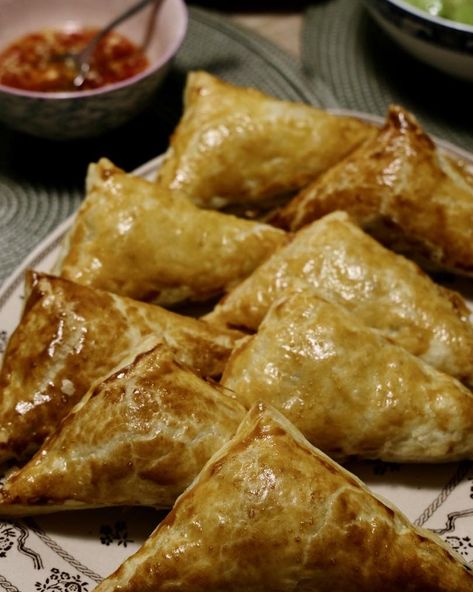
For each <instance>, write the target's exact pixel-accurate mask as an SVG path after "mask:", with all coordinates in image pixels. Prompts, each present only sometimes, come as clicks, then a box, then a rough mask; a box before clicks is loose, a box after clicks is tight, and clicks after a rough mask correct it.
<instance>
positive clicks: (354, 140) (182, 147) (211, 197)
mask: <svg viewBox="0 0 473 592" xmlns="http://www.w3.org/2000/svg"><path fill="white" fill-rule="evenodd" d="M184 103H185V105H184V114H183V116H182V119H181V121H180V123H179V124H178V126H177V128H176V130H175V131H174V134H173V135H172V137H171V145H170V148H169V150H168V152H167V154H166V158H165V161H164V163H163V166H162V168H161V169H160V171H159V173H158V182H159V183H160V184H162V185H163V186H165V187H168V188H170V189H173V190H178V191H181V192H183V193H185V194H186V195H187V196H188V197H189V198H191V199H192V200H193V201H194V202H195V203H197V204H198V205H201V206H208V207H220V206H223V205H226V204H229V203H258V202H261V201H262V200H265V199H267V198H272V197H275V196H278V195H281V194H286V193H288V192H290V191H294V190H297V189H300V188H301V187H303V186H304V185H307V183H308V182H309V181H311V180H312V179H313V178H314V177H316V176H317V175H318V174H320V173H321V172H323V171H325V170H327V169H328V168H329V167H330V166H332V165H334V164H335V163H336V162H338V161H339V160H341V159H342V158H343V157H344V156H345V155H346V154H348V153H349V152H350V151H351V150H353V149H354V148H355V147H356V146H358V145H359V144H360V142H362V141H363V140H364V139H365V138H366V137H368V136H369V135H370V134H372V133H373V132H372V127H371V126H370V125H368V124H366V123H364V122H362V121H360V120H358V119H354V118H351V117H339V116H335V115H332V114H330V113H328V112H326V111H323V110H321V109H316V108H314V107H310V106H308V105H304V104H302V103H292V102H288V101H281V100H279V99H275V98H273V97H269V96H267V95H265V94H263V93H261V92H259V91H257V90H255V89H252V88H241V87H237V86H233V85H231V84H229V83H227V82H224V81H222V80H219V79H218V78H215V77H213V76H211V75H210V74H207V73H206V72H193V73H191V74H190V75H189V77H188V81H187V86H186V90H185V95H184Z"/></svg>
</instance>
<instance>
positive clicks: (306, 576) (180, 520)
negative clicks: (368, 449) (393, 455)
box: [95, 406, 473, 592]
mask: <svg viewBox="0 0 473 592" xmlns="http://www.w3.org/2000/svg"><path fill="white" fill-rule="evenodd" d="M472 589H473V577H472V574H471V568H470V567H469V566H467V565H466V564H464V563H463V562H462V561H461V560H460V559H459V558H458V557H456V556H454V555H453V554H452V552H451V551H449V550H448V549H447V547H446V546H445V545H444V544H443V543H442V542H441V541H440V539H438V538H437V537H434V536H433V535H432V534H430V533H429V532H427V531H425V530H422V529H419V528H416V527H415V526H413V525H412V524H411V523H410V522H409V521H408V520H407V518H406V517H405V516H403V515H402V514H401V513H400V512H399V511H398V510H397V509H396V508H394V507H392V506H389V505H387V502H384V503H383V502H382V501H381V500H379V499H378V498H377V497H375V496H374V495H373V494H372V493H370V492H369V491H368V489H367V488H366V487H365V486H364V485H363V483H361V481H360V480H359V479H357V478H356V477H355V476H354V475H352V474H350V473H349V472H348V471H345V470H344V469H343V468H342V467H340V466H339V465H337V464H336V463H334V462H333V461H332V460H330V459H329V458H328V457H327V456H325V455H324V454H322V453H321V452H320V451H319V450H317V449H316V448H314V447H313V446H311V445H310V444H309V443H308V442H307V440H305V439H304V438H303V437H302V435H301V434H300V432H298V430H296V429H295V428H294V426H292V425H291V424H290V423H289V422H288V421H287V420H286V419H285V418H284V417H283V416H281V415H280V414H279V413H277V412H276V411H275V410H272V409H267V410H265V409H264V407H261V406H255V407H254V408H253V409H252V410H251V411H250V413H249V414H248V415H247V416H246V418H245V419H244V421H243V423H242V424H241V426H240V428H239V430H238V432H237V434H236V436H235V437H234V438H233V439H232V440H231V441H230V442H229V443H228V444H227V445H226V446H224V447H223V448H222V449H221V450H220V451H219V452H218V453H217V454H216V455H215V456H213V457H212V459H211V460H210V461H209V462H208V463H207V465H206V466H205V467H204V469H203V471H202V472H201V473H200V475H199V477H198V478H197V479H196V481H195V482H194V483H193V484H192V485H191V487H189V489H187V490H186V491H185V492H184V494H183V495H182V496H181V497H180V498H179V499H178V500H177V502H176V504H175V506H174V508H173V510H172V512H171V513H170V514H169V515H168V516H167V517H166V518H165V519H164V521H163V522H162V523H161V524H160V525H159V526H158V528H157V529H156V530H155V531H154V532H153V533H152V534H151V536H150V537H149V539H148V540H147V541H146V543H145V544H144V545H143V547H142V548H141V549H140V550H139V551H138V552H137V553H136V554H135V555H133V556H132V557H131V558H129V559H128V560H127V561H126V562H125V563H124V564H123V565H122V566H121V567H120V568H119V569H118V570H117V571H116V572H115V573H114V574H112V575H111V576H110V577H109V578H107V579H106V580H105V581H104V582H102V584H99V586H98V587H97V588H96V589H95V592H119V591H120V592H161V591H162V592H164V591H166V592H171V591H172V592H177V591H179V592H222V590H226V591H231V592H276V591H277V592H286V591H287V592H294V591H300V592H302V591H307V592H309V591H310V592H342V591H343V592H373V591H375V590H379V591H381V590H382V591H383V592H399V591H400V590H409V591H410V592H447V591H449V592H453V590H455V592H467V591H468V592H471V590H472Z"/></svg>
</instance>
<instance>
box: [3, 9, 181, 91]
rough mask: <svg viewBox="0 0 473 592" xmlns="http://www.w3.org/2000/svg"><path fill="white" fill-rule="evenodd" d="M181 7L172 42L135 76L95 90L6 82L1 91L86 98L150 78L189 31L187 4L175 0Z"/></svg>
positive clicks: (169, 58) (174, 51)
mask: <svg viewBox="0 0 473 592" xmlns="http://www.w3.org/2000/svg"><path fill="white" fill-rule="evenodd" d="M173 1H174V2H175V3H176V4H177V6H178V9H179V17H180V21H179V28H178V32H177V35H176V36H175V38H174V39H173V41H172V43H170V44H169V46H168V47H167V48H166V50H165V51H164V52H163V53H162V54H160V56H159V58H158V59H157V60H156V61H155V62H154V63H153V64H152V65H151V66H149V67H148V68H146V69H145V70H143V71H142V72H140V73H139V74H135V76H130V78H126V79H125V80H121V81H120V82H114V83H112V84H107V85H106V86H103V87H101V88H96V89H93V90H77V91H67V92H49V93H47V92H39V91H31V90H23V89H19V88H14V87H11V86H6V85H4V84H0V92H3V93H6V94H9V95H13V96H17V97H27V98H30V99H43V100H45V101H51V100H52V101H61V100H65V99H79V98H86V97H94V96H97V95H102V94H106V93H110V92H113V91H115V90H120V89H122V88H126V87H127V86H131V85H133V84H134V83H136V82H139V81H140V80H142V79H144V78H148V77H149V76H151V75H152V74H154V73H155V72H157V71H158V70H160V69H161V68H162V67H163V66H164V65H165V64H166V63H167V62H168V61H169V60H171V58H172V57H173V56H174V55H175V54H176V53H177V50H178V49H179V47H180V46H181V44H182V42H183V41H184V37H185V35H186V32H187V25H188V20H189V14H188V10H187V6H186V4H185V2H184V0H173Z"/></svg>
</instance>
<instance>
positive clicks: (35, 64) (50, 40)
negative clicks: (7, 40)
mask: <svg viewBox="0 0 473 592" xmlns="http://www.w3.org/2000/svg"><path fill="white" fill-rule="evenodd" d="M97 32H98V29H92V28H87V29H82V30H78V31H74V32H66V31H55V30H44V31H38V32H36V33H30V34H29V35H25V36H24V37H21V38H20V39H18V40H17V41H15V42H14V43H12V44H11V45H9V46H8V47H7V48H6V49H5V50H4V51H3V52H1V53H0V84H4V85H5V86H11V87H13V88H19V89H22V90H31V91H39V92H61V91H70V90H78V89H77V88H74V86H73V80H74V77H75V76H76V74H77V72H76V71H75V69H74V67H73V65H72V64H71V63H70V61H68V60H66V61H65V60H62V59H60V56H62V55H64V54H65V53H69V52H78V51H80V50H81V49H83V48H84V47H85V46H86V45H87V43H88V42H89V41H90V39H91V38H92V37H93V36H94V35H95V34H96V33H97ZM148 65H149V62H148V59H147V58H146V56H145V55H144V53H143V51H142V50H141V49H140V48H138V47H137V46H136V45H134V44H133V43H132V42H131V41H129V40H128V39H127V38H126V37H124V36H123V35H120V34H119V33H117V32H116V31H112V32H110V33H108V35H106V36H105V37H104V38H103V39H102V40H101V41H100V42H99V43H98V45H97V47H96V48H95V52H94V54H93V56H92V59H91V63H90V66H91V67H90V71H89V73H88V74H87V77H86V79H85V81H84V83H83V84H82V86H81V87H80V90H90V89H94V88H101V87H103V86H106V85H107V84H111V83H113V82H119V81H120V80H125V79H126V78H130V77H131V76H134V75H135V74H138V73H139V72H142V71H143V70H144V69H145V68H146V67H147V66H148Z"/></svg>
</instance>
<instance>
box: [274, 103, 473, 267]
mask: <svg viewBox="0 0 473 592" xmlns="http://www.w3.org/2000/svg"><path fill="white" fill-rule="evenodd" d="M334 210H345V211H348V212H349V213H350V214H351V215H352V216H353V217H354V218H355V219H356V220H357V221H358V222H359V223H360V224H362V225H363V226H364V227H365V228H366V229H367V230H368V231H369V232H370V233H372V234H373V235H374V236H375V237H376V238H378V239H379V240H380V241H381V242H383V243H385V244H387V245H388V246H389V247H391V248H393V249H395V250H398V251H400V252H403V253H406V254H407V255H408V256H410V257H415V258H417V259H418V260H419V261H420V262H421V263H422V264H424V265H426V266H427V267H430V268H434V269H437V268H445V269H447V270H450V271H454V272H458V273H460V274H466V275H471V274H473V176H472V174H471V172H470V171H469V170H468V168H467V166H466V165H465V164H464V163H462V162H460V161H455V160H453V159H452V158H449V157H448V156H445V155H444V154H443V153H441V152H440V151H439V150H438V149H437V148H436V146H435V144H434V143H433V142H432V140H431V139H430V138H429V136H427V134H426V133H425V132H424V131H423V130H422V129H421V127H420V126H419V124H418V123H417V121H416V120H415V118H414V117H413V116H412V115H410V114H409V113H407V112H406V111H405V110H403V109H402V108H401V107H391V109H390V110H389V113H388V117H387V120H386V124H385V125H384V127H383V128H382V129H381V130H380V132H379V133H378V134H377V135H376V136H375V137H373V138H371V139H369V140H368V141H367V142H366V143H365V144H363V145H362V146H360V148H358V149H357V150H356V151H355V152H353V153H352V154H351V155H349V156H348V157H347V158H346V159H345V160H344V161H342V162H340V163H339V164H337V165H336V166H335V167H333V168H332V169H331V170H330V171H328V172H327V173H326V174H325V175H322V176H321V177H320V178H319V179H317V180H316V181H314V183H312V184H311V185H309V186H308V187H307V188H306V189H304V190H303V191H302V192H301V193H300V194H299V195H298V196H296V197H295V198H294V199H293V201H291V202H290V203H289V204H288V205H287V206H285V207H284V208H283V209H282V211H280V212H279V213H278V214H277V215H276V216H274V217H273V219H272V221H273V223H275V224H277V225H278V226H281V227H287V228H290V229H292V230H296V229H298V228H301V227H302V226H304V225H305V224H308V223H309V222H311V221H313V220H315V219H317V218H320V217H321V216H324V215H325V214H327V213H329V212H333V211H334Z"/></svg>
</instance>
